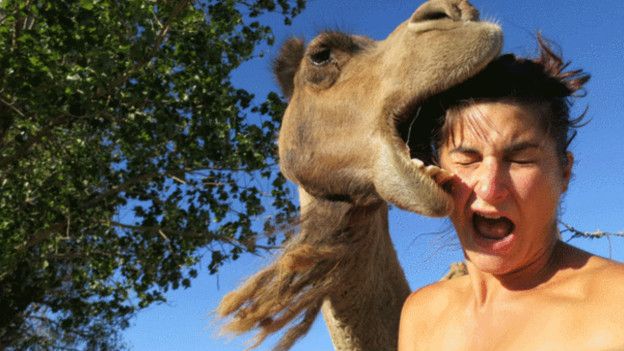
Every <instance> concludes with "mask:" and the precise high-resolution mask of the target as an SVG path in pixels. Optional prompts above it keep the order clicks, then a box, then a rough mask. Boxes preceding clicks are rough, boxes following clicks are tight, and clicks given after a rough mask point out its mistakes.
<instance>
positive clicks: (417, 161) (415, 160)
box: [411, 158, 425, 168]
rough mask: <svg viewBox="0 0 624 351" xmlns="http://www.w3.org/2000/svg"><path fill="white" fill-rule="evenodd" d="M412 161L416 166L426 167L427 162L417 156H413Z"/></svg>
mask: <svg viewBox="0 0 624 351" xmlns="http://www.w3.org/2000/svg"><path fill="white" fill-rule="evenodd" d="M411 161H412V163H413V164H414V166H416V168H423V167H425V163H424V162H423V161H421V160H419V159H417V158H413V159H412V160H411Z"/></svg>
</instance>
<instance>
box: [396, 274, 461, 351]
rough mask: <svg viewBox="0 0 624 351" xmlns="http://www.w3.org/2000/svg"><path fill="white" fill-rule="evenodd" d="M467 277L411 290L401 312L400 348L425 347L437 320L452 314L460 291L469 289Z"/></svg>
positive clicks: (457, 304)
mask: <svg viewBox="0 0 624 351" xmlns="http://www.w3.org/2000/svg"><path fill="white" fill-rule="evenodd" d="M469 284H470V282H469V278H468V276H463V277H458V278H454V279H451V280H445V281H440V282H436V283H433V284H430V285H427V286H424V287H422V288H420V289H418V290H416V291H414V292H413V293H411V294H410V295H409V296H408V297H407V299H406V300H405V303H404V304H403V310H402V312H401V323H400V328H399V350H401V351H411V350H426V349H428V348H427V347H426V344H423V343H424V342H425V340H427V338H426V337H424V336H427V335H428V334H429V333H430V332H431V330H430V329H429V328H434V327H435V326H436V325H439V322H440V319H441V318H444V316H448V315H450V314H452V310H453V309H457V308H459V305H460V304H461V303H462V299H461V297H462V292H464V294H463V296H464V297H465V296H466V294H465V289H466V288H469Z"/></svg>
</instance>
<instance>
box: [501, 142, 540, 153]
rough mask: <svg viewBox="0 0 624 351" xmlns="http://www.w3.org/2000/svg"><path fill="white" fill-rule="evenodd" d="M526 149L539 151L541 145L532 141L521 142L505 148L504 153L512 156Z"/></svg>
mask: <svg viewBox="0 0 624 351" xmlns="http://www.w3.org/2000/svg"><path fill="white" fill-rule="evenodd" d="M527 149H541V144H539V143H536V142H532V141H521V142H518V143H514V144H511V145H509V146H506V147H505V149H504V151H505V153H506V154H512V153H516V152H520V151H524V150H527Z"/></svg>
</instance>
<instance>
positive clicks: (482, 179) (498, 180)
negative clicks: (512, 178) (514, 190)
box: [474, 160, 509, 204]
mask: <svg viewBox="0 0 624 351" xmlns="http://www.w3.org/2000/svg"><path fill="white" fill-rule="evenodd" d="M475 181H476V184H475V187H474V191H475V193H476V194H477V196H478V197H479V198H480V199H482V200H484V201H486V202H487V203H489V204H496V203H499V202H501V201H503V200H504V199H506V198H507V196H508V195H509V186H508V177H507V174H506V172H505V169H504V167H503V165H501V163H500V162H499V161H495V160H487V161H486V160H484V161H483V162H482V163H481V165H480V167H479V170H478V172H477V174H476V179H475Z"/></svg>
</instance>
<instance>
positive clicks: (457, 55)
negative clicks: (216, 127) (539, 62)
mask: <svg viewBox="0 0 624 351" xmlns="http://www.w3.org/2000/svg"><path fill="white" fill-rule="evenodd" d="M501 46H502V32H501V29H500V28H499V27H498V26H497V25H495V24H492V23H488V22H481V21H479V14H478V12H477V10H476V9H474V8H473V7H472V6H471V5H470V4H469V3H468V2H467V1H465V0H430V1H428V2H426V3H424V4H423V5H422V6H420V7H419V8H418V9H417V10H416V11H415V12H414V13H413V14H412V15H411V16H410V17H409V19H407V21H405V22H403V23H402V24H400V25H399V26H398V27H397V28H396V29H395V30H394V31H393V32H392V33H391V34H390V35H389V36H388V37H387V38H386V39H385V40H381V41H374V40H372V39H369V38H366V37H363V36H355V35H347V34H344V33H339V32H325V33H322V34H320V35H319V36H317V37H316V38H314V39H313V40H312V41H311V42H310V43H309V44H308V45H307V47H306V46H305V45H304V43H303V41H302V40H300V39H290V40H289V41H287V42H286V43H285V44H284V46H283V48H282V50H281V53H280V55H279V57H278V58H277V59H276V60H275V63H274V70H275V74H276V76H277V79H278V81H279V83H280V85H281V87H282V90H283V92H284V94H285V95H286V96H287V97H288V98H289V104H288V108H287V109H286V112H285V114H284V117H283V122H282V129H281V131H280V137H279V156H280V165H281V169H282V172H283V173H284V174H285V175H286V177H288V178H289V179H290V180H292V181H293V182H295V183H296V184H297V185H299V186H301V187H303V189H304V190H305V191H306V192H307V193H309V194H311V195H312V196H315V197H320V198H324V199H330V200H331V199H336V200H345V201H350V202H354V203H356V204H362V205H365V204H370V203H372V202H378V201H382V200H385V201H389V202H391V203H393V204H395V205H396V206H398V207H401V208H403V209H407V210H409V211H413V212H417V213H421V214H424V215H428V216H444V215H447V214H448V213H449V212H450V211H451V209H452V203H451V200H450V197H449V195H448V194H447V193H446V192H444V190H443V189H442V188H441V187H440V186H439V185H438V184H437V183H436V182H435V181H434V180H433V179H432V177H431V176H430V175H431V174H432V172H431V170H432V167H425V166H423V163H422V162H419V161H414V160H413V159H414V158H419V159H422V161H423V162H425V163H429V162H431V155H430V154H431V152H430V148H429V145H430V139H431V136H430V133H431V129H430V128H431V126H432V123H433V121H429V122H428V121H421V120H419V123H418V124H414V123H413V121H414V119H415V118H418V117H419V116H418V112H419V111H420V109H419V106H420V104H421V103H422V102H423V101H424V100H425V99H427V98H428V97H430V96H432V95H434V94H437V93H440V92H442V91H445V90H447V89H449V88H451V87H453V86H455V85H457V84H459V83H461V82H462V81H465V80H466V79H468V78H470V77H471V76H473V75H475V74H476V73H478V72H479V71H480V70H481V69H483V68H484V67H485V66H486V65H487V64H488V63H489V62H490V61H491V60H492V59H494V58H495V57H496V56H497V55H498V54H499V52H500V49H501ZM420 118H421V119H422V118H424V117H422V116H421V117H420ZM431 119H432V120H433V118H431ZM416 125H417V126H418V127H417V128H413V127H415V126H416ZM423 126H429V127H423ZM412 129H414V130H412ZM434 173H435V171H434Z"/></svg>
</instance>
